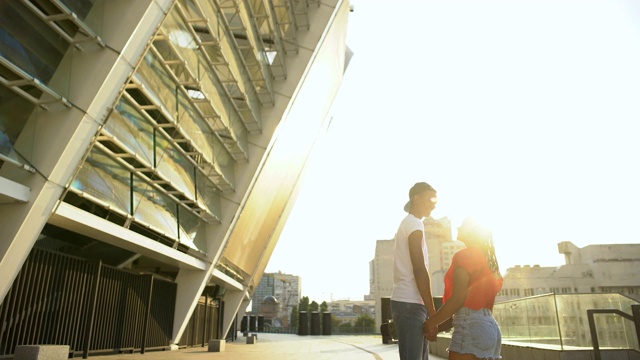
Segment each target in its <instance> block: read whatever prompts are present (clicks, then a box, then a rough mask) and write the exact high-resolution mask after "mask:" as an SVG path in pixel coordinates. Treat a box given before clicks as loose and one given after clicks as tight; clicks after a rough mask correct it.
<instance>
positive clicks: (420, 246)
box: [391, 182, 438, 360]
mask: <svg viewBox="0 0 640 360" xmlns="http://www.w3.org/2000/svg"><path fill="white" fill-rule="evenodd" d="M437 201H438V200H437V197H436V191H435V190H434V189H433V187H431V185H429V184H427V183H425V182H419V183H416V184H415V185H413V187H412V188H411V190H409V202H407V204H406V205H405V207H404V211H406V212H408V213H409V214H407V216H406V217H405V218H404V219H403V220H402V222H401V223H400V226H399V227H398V231H397V232H396V236H395V249H394V256H393V260H394V264H393V292H392V293H391V312H392V315H393V322H394V323H395V329H396V335H397V336H398V350H399V352H400V360H426V359H428V358H429V347H428V345H429V342H428V340H427V339H426V338H425V337H424V335H423V331H422V324H423V323H424V321H425V320H426V319H427V318H428V317H429V315H433V314H435V311H436V309H435V306H434V304H433V296H432V295H431V279H430V277H429V269H428V268H429V264H428V261H429V260H428V259H429V256H428V254H427V243H426V241H425V238H424V224H423V222H422V219H423V218H425V217H428V216H430V215H431V211H433V209H435V207H436V203H437Z"/></svg>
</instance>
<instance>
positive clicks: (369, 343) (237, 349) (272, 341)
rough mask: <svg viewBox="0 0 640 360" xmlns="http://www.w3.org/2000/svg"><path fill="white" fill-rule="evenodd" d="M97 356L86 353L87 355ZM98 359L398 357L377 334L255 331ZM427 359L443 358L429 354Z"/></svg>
mask: <svg viewBox="0 0 640 360" xmlns="http://www.w3.org/2000/svg"><path fill="white" fill-rule="evenodd" d="M91 358H97V356H89V359H91ZM101 358H102V359H101V360H297V359H305V360H341V359H345V360H398V359H399V357H398V345H397V344H393V345H385V344H383V343H382V339H381V337H380V335H352V336H347V335H332V336H297V335H286V334H264V333H258V341H257V342H256V343H255V344H246V338H244V337H242V336H240V337H238V339H237V340H236V341H235V342H227V343H226V344H225V350H224V351H223V352H217V353H216V352H208V351H207V348H202V347H198V348H190V349H181V350H176V351H148V352H147V353H146V354H139V353H138V354H122V355H109V356H108V357H101ZM429 359H430V360H443V359H442V358H440V357H436V356H433V355H431V356H429Z"/></svg>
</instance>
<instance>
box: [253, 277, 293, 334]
mask: <svg viewBox="0 0 640 360" xmlns="http://www.w3.org/2000/svg"><path fill="white" fill-rule="evenodd" d="M301 285H302V279H301V278H300V276H296V275H290V274H283V273H280V272H278V273H265V274H264V276H263V277H262V279H260V283H259V284H258V287H257V288H256V291H255V293H254V294H253V297H252V298H251V314H254V315H264V314H263V313H264V312H265V311H267V309H265V308H264V307H265V304H264V302H265V299H269V301H268V303H267V304H266V306H267V307H268V308H269V309H268V312H270V313H271V312H273V307H274V305H273V300H271V297H273V298H275V300H276V301H277V303H278V304H279V311H278V312H277V316H276V317H275V318H276V320H277V321H276V322H274V323H273V326H282V327H288V326H289V319H290V315H291V311H292V310H293V307H294V306H296V305H298V304H299V303H300V299H301V297H302V286H301Z"/></svg>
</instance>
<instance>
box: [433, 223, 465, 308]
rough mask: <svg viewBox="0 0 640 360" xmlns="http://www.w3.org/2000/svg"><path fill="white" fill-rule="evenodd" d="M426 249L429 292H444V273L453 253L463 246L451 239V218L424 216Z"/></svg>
mask: <svg viewBox="0 0 640 360" xmlns="http://www.w3.org/2000/svg"><path fill="white" fill-rule="evenodd" d="M423 223H424V232H425V238H426V241H427V249H428V250H429V273H430V274H431V293H432V294H433V296H442V295H443V294H444V274H445V273H446V272H447V270H449V266H451V259H453V254H455V253H456V252H458V251H459V250H460V249H463V248H464V247H465V246H464V244H463V243H461V242H459V241H453V239H452V236H451V233H452V232H451V220H449V218H448V217H443V218H441V219H434V218H430V217H429V218H426V219H424V220H423Z"/></svg>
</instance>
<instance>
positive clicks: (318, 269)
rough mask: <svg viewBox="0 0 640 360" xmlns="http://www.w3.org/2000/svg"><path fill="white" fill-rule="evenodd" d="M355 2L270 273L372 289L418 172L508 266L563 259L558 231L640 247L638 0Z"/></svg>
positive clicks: (444, 208)
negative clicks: (341, 61)
mask: <svg viewBox="0 0 640 360" xmlns="http://www.w3.org/2000/svg"><path fill="white" fill-rule="evenodd" d="M351 4H352V5H353V7H354V11H353V12H352V13H350V16H349V25H348V34H347V43H348V46H349V47H350V48H351V50H352V51H353V52H354V56H353V58H352V60H351V63H350V64H349V68H348V70H347V72H346V74H345V78H344V80H343V83H342V85H341V89H340V92H339V93H338V96H337V98H336V100H335V102H334V106H333V109H332V114H333V120H332V122H331V125H330V127H329V128H328V130H327V133H326V134H325V135H324V137H323V138H322V140H321V141H320V142H319V143H318V144H317V146H316V149H315V151H314V153H313V155H312V157H311V160H310V162H309V165H308V166H309V167H308V170H307V173H306V176H305V183H304V185H303V187H302V190H301V191H300V194H299V196H298V199H297V201H296V204H295V206H294V208H293V210H292V212H291V214H290V216H289V220H288V222H287V224H286V226H285V228H284V230H283V232H282V235H281V237H280V239H279V241H278V245H277V246H276V248H275V251H274V253H273V255H272V257H271V259H270V261H269V264H268V266H267V269H266V271H267V272H277V271H282V272H284V273H288V274H295V275H299V276H301V277H302V295H303V296H308V297H309V298H310V300H312V301H314V300H315V301H317V302H322V301H331V300H341V299H350V300H362V299H363V296H364V295H365V294H368V293H369V262H370V261H371V260H372V259H373V257H374V253H375V244H376V240H389V239H392V238H393V236H394V234H395V231H396V229H397V226H398V225H399V223H400V221H401V220H402V218H403V217H404V216H406V213H404V211H403V210H402V208H403V205H404V203H405V202H406V201H407V200H408V192H409V188H410V187H411V186H412V185H413V184H414V183H415V182H418V181H426V182H428V183H429V184H431V185H432V186H433V187H434V188H435V189H436V190H437V191H438V206H437V208H436V210H435V211H434V212H433V213H432V217H434V218H442V217H445V216H446V217H448V218H449V219H450V220H451V222H452V228H453V229H452V230H453V236H454V238H455V236H456V228H457V226H459V225H460V223H461V221H462V220H463V219H464V218H465V217H466V216H470V215H471V216H475V217H477V218H478V219H479V220H480V221H482V222H483V223H485V224H486V225H487V226H489V227H491V228H492V229H493V233H494V242H495V246H496V253H497V257H498V261H499V263H500V267H501V270H502V272H503V273H504V272H505V270H507V269H508V268H510V267H513V266H515V265H527V264H528V265H535V264H537V265H540V266H561V265H564V256H563V255H561V254H559V253H558V249H557V244H558V243H559V242H561V241H571V242H573V243H574V244H575V245H577V246H578V247H584V246H587V245H590V244H626V243H640V235H639V234H638V231H637V230H638V225H640V221H639V220H638V219H639V218H640V161H639V160H640V2H637V1H635V0H629V1H616V0H602V1H589V0H575V1H566V0H552V1H551V0H549V1H546V0H530V1H525V0H512V1H507V0H504V1H494V0H483V1H471V0H469V1H460V0H446V1H444V0H443V1H433V0H394V1H393V2H389V1H383V0H359V1H356V0H353V1H352V2H351ZM390 4H393V6H390Z"/></svg>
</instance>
